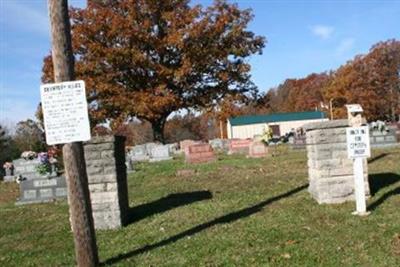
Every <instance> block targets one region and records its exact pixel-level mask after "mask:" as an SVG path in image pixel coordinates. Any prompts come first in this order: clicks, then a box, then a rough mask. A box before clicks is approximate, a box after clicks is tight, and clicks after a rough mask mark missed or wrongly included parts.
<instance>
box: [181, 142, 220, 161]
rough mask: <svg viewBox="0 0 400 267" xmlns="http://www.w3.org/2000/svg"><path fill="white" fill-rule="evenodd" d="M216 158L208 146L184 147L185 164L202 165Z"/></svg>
mask: <svg viewBox="0 0 400 267" xmlns="http://www.w3.org/2000/svg"><path fill="white" fill-rule="evenodd" d="M215 160H216V157H215V155H214V151H213V149H212V147H211V146H210V144H197V145H191V146H189V147H186V150H185V161H186V163H204V162H211V161H215Z"/></svg>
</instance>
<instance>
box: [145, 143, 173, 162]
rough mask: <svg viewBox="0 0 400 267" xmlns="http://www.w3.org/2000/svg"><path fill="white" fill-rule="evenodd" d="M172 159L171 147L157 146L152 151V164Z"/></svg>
mask: <svg viewBox="0 0 400 267" xmlns="http://www.w3.org/2000/svg"><path fill="white" fill-rule="evenodd" d="M170 159H172V157H171V155H170V153H169V147H168V146H164V145H156V146H154V147H152V148H151V150H150V162H156V161H163V160H170Z"/></svg>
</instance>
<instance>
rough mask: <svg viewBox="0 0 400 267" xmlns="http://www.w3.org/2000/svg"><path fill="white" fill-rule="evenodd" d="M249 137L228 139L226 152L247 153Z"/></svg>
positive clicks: (249, 143) (249, 142)
mask: <svg viewBox="0 0 400 267" xmlns="http://www.w3.org/2000/svg"><path fill="white" fill-rule="evenodd" d="M251 143H252V140H251V139H231V140H229V151H228V154H229V155H232V154H245V155H248V154H249V152H250V151H249V149H250V145H251Z"/></svg>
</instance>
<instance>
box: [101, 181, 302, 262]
mask: <svg viewBox="0 0 400 267" xmlns="http://www.w3.org/2000/svg"><path fill="white" fill-rule="evenodd" d="M307 187H308V184H305V185H302V186H299V187H296V188H295V189H293V190H290V191H288V192H286V193H283V194H280V195H278V196H275V197H272V198H269V199H266V200H264V201H262V202H260V203H258V204H256V205H253V206H250V207H247V208H244V209H241V210H238V211H235V212H232V213H228V214H226V215H224V216H221V217H218V218H215V219H214V220H212V221H209V222H205V223H202V224H199V225H197V226H194V227H192V228H190V229H188V230H186V231H183V232H181V233H179V234H177V235H174V236H171V237H169V238H167V239H164V240H161V241H159V242H157V243H154V244H151V245H147V246H144V247H142V248H139V249H135V250H133V251H131V252H128V253H124V254H120V255H118V256H115V257H113V258H111V259H108V260H106V261H105V262H103V263H102V265H103V266H104V265H109V264H114V263H117V262H119V261H121V260H124V259H128V258H131V257H133V256H136V255H139V254H142V253H145V252H148V251H151V250H153V249H156V248H159V247H162V246H166V245H168V244H171V243H174V242H176V241H178V240H180V239H182V238H184V237H188V236H192V235H195V234H197V233H200V232H201V231H204V230H206V229H208V228H210V227H213V226H215V225H218V224H223V223H231V222H234V221H236V220H239V219H242V218H245V217H248V216H250V215H253V214H255V213H257V212H259V211H261V210H262V209H263V208H264V207H265V206H267V205H269V204H271V203H273V202H275V201H278V200H281V199H283V198H286V197H289V196H291V195H293V194H296V193H298V192H300V191H302V190H304V189H305V188H307Z"/></svg>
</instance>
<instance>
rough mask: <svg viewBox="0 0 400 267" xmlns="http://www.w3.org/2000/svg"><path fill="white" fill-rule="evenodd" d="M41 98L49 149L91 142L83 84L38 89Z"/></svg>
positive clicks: (51, 85)
mask: <svg viewBox="0 0 400 267" xmlns="http://www.w3.org/2000/svg"><path fill="white" fill-rule="evenodd" d="M40 97H41V101H42V110H43V118H44V128H45V132H46V143H47V144H48V145H56V144H64V143H72V142H79V141H88V140H90V138H91V136H90V124H89V115H88V107H87V101H86V92H85V82H84V81H71V82H62V83H53V84H44V85H41V86H40Z"/></svg>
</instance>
